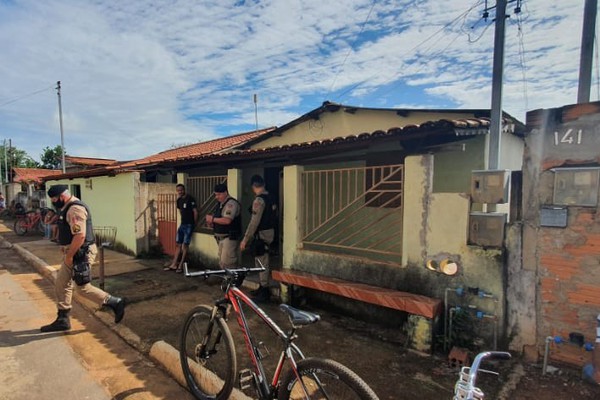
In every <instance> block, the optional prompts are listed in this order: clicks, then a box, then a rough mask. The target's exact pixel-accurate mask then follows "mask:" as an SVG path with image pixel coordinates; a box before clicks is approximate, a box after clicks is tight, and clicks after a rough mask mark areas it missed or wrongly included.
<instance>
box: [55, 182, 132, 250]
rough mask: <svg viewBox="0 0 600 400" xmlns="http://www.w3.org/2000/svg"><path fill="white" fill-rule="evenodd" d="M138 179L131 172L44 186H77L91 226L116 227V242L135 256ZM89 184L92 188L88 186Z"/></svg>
mask: <svg viewBox="0 0 600 400" xmlns="http://www.w3.org/2000/svg"><path fill="white" fill-rule="evenodd" d="M138 180H139V173H137V172H131V173H123V174H118V175H116V176H113V177H108V176H99V177H93V178H75V179H66V180H58V181H48V182H46V187H48V188H49V187H50V186H52V185H56V184H64V185H69V187H70V186H71V185H80V188H81V200H83V202H84V203H86V204H87V205H88V207H89V208H90V210H91V212H92V218H93V223H94V226H96V227H100V226H114V227H116V228H117V236H116V241H118V242H120V243H122V244H123V245H124V246H125V247H127V248H128V249H130V250H131V251H133V252H135V253H137V252H138V248H137V236H136V231H135V216H136V215H137V213H136V209H135V205H136V201H135V198H136V195H137V194H136V191H135V188H136V185H135V182H136V181H138ZM86 183H87V186H86ZM90 184H91V187H89V186H90ZM48 201H49V200H48Z"/></svg>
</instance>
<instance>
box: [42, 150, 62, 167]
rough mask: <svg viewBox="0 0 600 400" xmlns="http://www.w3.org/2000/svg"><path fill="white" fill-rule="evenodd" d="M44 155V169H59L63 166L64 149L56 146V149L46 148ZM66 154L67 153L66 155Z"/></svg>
mask: <svg viewBox="0 0 600 400" xmlns="http://www.w3.org/2000/svg"><path fill="white" fill-rule="evenodd" d="M42 151H43V153H42V154H41V155H40V160H41V161H42V168H48V169H59V168H60V167H61V165H62V147H61V146H60V145H56V147H54V148H50V147H49V146H46V147H44V149H43V150H42ZM65 154H66V153H65Z"/></svg>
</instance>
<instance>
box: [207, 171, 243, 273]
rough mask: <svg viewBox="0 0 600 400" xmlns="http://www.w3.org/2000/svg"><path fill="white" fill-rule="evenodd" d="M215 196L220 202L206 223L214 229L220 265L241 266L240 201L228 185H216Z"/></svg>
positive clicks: (228, 266)
mask: <svg viewBox="0 0 600 400" xmlns="http://www.w3.org/2000/svg"><path fill="white" fill-rule="evenodd" d="M215 198H216V199H217V201H218V203H217V206H216V207H215V211H214V213H213V214H207V215H206V225H208V226H209V227H212V228H213V230H214V235H215V240H216V241H217V243H218V245H219V254H218V257H219V267H221V268H222V269H225V268H235V267H239V263H238V248H239V243H240V238H241V236H242V217H241V215H240V203H239V202H238V201H237V200H236V199H234V198H233V197H231V196H230V195H229V192H228V191H227V185H225V184H222V183H221V184H218V185H215Z"/></svg>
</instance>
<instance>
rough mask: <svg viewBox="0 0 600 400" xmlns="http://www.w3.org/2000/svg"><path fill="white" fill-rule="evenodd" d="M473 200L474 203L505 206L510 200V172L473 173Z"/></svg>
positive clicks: (505, 170) (486, 171)
mask: <svg viewBox="0 0 600 400" xmlns="http://www.w3.org/2000/svg"><path fill="white" fill-rule="evenodd" d="M471 199H472V201H473V202H474V203H481V204H503V203H508V201H509V199H510V170H507V169H499V170H481V171H472V172H471Z"/></svg>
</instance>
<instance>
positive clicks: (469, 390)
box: [453, 351, 511, 400]
mask: <svg viewBox="0 0 600 400" xmlns="http://www.w3.org/2000/svg"><path fill="white" fill-rule="evenodd" d="M510 357H511V355H510V353H507V352H505V351H484V352H481V353H479V354H477V356H476V357H475V360H473V364H472V365H471V366H470V367H462V368H461V369H460V373H459V375H458V380H457V381H456V384H455V385H454V397H453V399H454V400H482V399H483V398H484V397H485V394H484V393H483V391H482V390H481V389H480V388H478V387H477V386H475V385H476V381H477V373H478V372H485V373H487V374H492V375H498V373H497V372H494V371H489V370H486V369H480V368H479V367H480V366H481V363H483V361H484V360H485V359H490V360H509V359H510Z"/></svg>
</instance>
